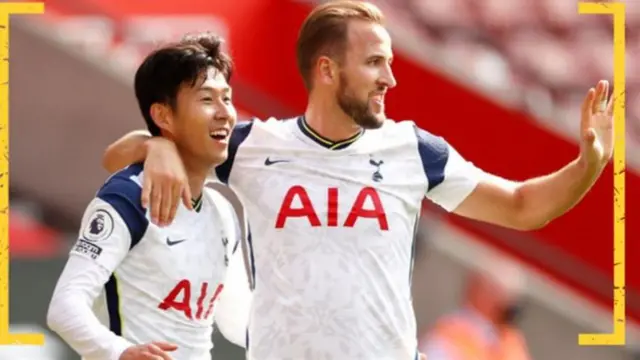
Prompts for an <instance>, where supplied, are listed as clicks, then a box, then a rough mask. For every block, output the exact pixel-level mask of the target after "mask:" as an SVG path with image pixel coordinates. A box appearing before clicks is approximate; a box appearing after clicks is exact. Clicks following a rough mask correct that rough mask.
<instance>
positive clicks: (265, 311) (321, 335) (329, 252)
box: [212, 117, 481, 360]
mask: <svg viewBox="0 0 640 360" xmlns="http://www.w3.org/2000/svg"><path fill="white" fill-rule="evenodd" d="M480 174H481V171H480V170H478V169H477V168H475V167H474V166H473V165H472V164H471V163H469V162H467V161H465V160H464V159H463V158H462V157H461V156H460V155H459V154H458V153H457V152H456V151H455V150H454V149H453V148H452V147H451V146H450V145H449V144H448V143H447V142H446V141H445V140H444V139H442V138H441V137H437V136H434V135H432V134H430V133H428V132H426V131H423V130H421V129H419V128H417V127H416V126H415V124H414V123H413V122H410V121H403V122H394V121H391V120H388V121H386V122H385V123H384V125H383V126H382V127H381V128H379V129H375V130H366V131H363V132H362V133H360V134H358V135H356V136H354V137H353V138H351V139H346V140H344V141H341V142H332V141H330V140H328V139H325V138H322V137H321V136H319V135H318V134H316V133H314V132H313V130H311V129H310V128H309V127H308V125H307V124H306V122H305V121H304V119H303V118H302V117H300V118H296V119H291V120H285V121H279V120H275V119H270V120H268V121H264V122H263V121H258V120H255V121H253V122H247V123H241V124H238V125H237V127H236V128H235V129H234V131H233V133H232V136H231V143H230V149H229V159H228V160H227V162H225V163H224V164H222V165H221V166H219V167H217V168H216V169H215V174H212V176H214V177H216V178H217V179H218V180H219V181H222V182H224V183H227V184H229V186H230V187H231V188H232V189H234V191H235V192H236V193H237V194H238V195H239V196H240V197H241V199H242V202H243V205H244V207H245V211H246V212H247V218H248V219H249V223H250V224H249V225H250V230H251V235H250V237H249V244H250V247H251V252H250V253H249V254H248V256H249V257H250V259H251V260H252V261H251V271H252V273H253V286H254V292H253V306H252V310H251V315H250V321H249V328H248V339H247V341H248V356H249V359H250V360H284V359H305V360H314V359H336V360H340V359H350V360H355V359H377V360H403V359H404V360H410V359H414V357H415V356H416V348H417V339H416V337H417V334H416V323H415V316H414V312H413V306H412V299H411V272H412V267H413V249H414V239H415V233H416V227H417V222H418V218H419V216H420V211H421V204H422V201H423V199H424V198H425V197H426V198H428V199H430V200H431V201H433V202H435V203H436V204H438V205H440V206H441V207H443V208H444V209H446V210H448V211H452V210H454V209H455V208H456V207H457V206H458V205H459V204H460V203H461V202H462V201H463V200H464V199H465V197H467V196H468V195H469V194H470V193H471V192H472V190H473V189H474V188H475V187H476V185H477V183H478V181H479V180H478V179H479V176H480Z"/></svg>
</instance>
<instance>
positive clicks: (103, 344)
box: [47, 257, 133, 360]
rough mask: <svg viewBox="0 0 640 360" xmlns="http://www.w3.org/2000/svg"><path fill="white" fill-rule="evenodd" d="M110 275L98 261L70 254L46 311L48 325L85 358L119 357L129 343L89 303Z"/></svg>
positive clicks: (92, 359)
mask: <svg viewBox="0 0 640 360" xmlns="http://www.w3.org/2000/svg"><path fill="white" fill-rule="evenodd" d="M108 276H109V274H108V273H106V270H105V269H102V268H99V267H98V266H97V264H95V263H92V262H90V261H87V260H86V259H83V258H80V257H71V258H70V261H69V262H68V263H67V265H66V266H65V269H64V270H63V273H62V275H61V277H60V280H59V281H58V284H57V286H56V290H55V291H54V295H53V298H52V300H51V303H50V305H49V311H48V313H47V325H48V326H49V328H50V329H51V330H53V331H54V332H56V333H57V334H58V335H59V336H60V337H61V338H62V339H63V340H64V341H65V342H66V343H67V344H69V346H70V347H71V348H72V349H73V350H74V351H76V352H77V353H78V354H79V355H81V356H82V357H83V358H85V359H91V360H118V359H119V357H120V355H121V354H122V352H123V351H124V350H126V349H127V348H128V347H129V346H132V345H133V344H131V343H130V342H128V341H127V340H125V339H124V338H122V337H120V336H117V335H116V334H114V333H113V332H111V331H110V330H109V329H108V328H107V327H105V326H104V325H103V324H102V323H100V321H99V320H98V318H97V317H96V316H95V314H94V313H93V311H92V309H91V306H92V303H93V301H94V299H95V298H96V297H97V295H98V293H99V291H100V288H101V286H100V285H99V284H98V281H99V280H100V278H103V279H104V278H106V277H108Z"/></svg>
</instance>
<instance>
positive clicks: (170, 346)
mask: <svg viewBox="0 0 640 360" xmlns="http://www.w3.org/2000/svg"><path fill="white" fill-rule="evenodd" d="M152 344H153V345H155V346H157V347H159V348H160V349H162V350H164V351H176V350H178V345H176V344H171V343H168V342H163V341H154V342H153V343H152Z"/></svg>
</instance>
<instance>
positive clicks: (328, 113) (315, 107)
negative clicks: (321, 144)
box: [304, 93, 362, 141]
mask: <svg viewBox="0 0 640 360" xmlns="http://www.w3.org/2000/svg"><path fill="white" fill-rule="evenodd" d="M304 117H305V120H306V122H307V124H308V125H309V126H310V127H311V128H312V129H313V130H314V131H315V132H316V133H318V135H321V136H322V137H324V138H327V139H329V140H331V141H340V140H344V139H348V138H350V137H352V136H354V135H356V134H357V133H359V132H360V131H362V128H361V127H360V126H359V125H357V124H356V123H355V122H354V121H353V118H351V117H350V116H349V115H347V114H346V113H345V112H344V111H342V109H341V108H340V106H339V105H338V104H337V102H336V101H335V100H334V99H327V98H326V97H325V98H322V97H321V96H320V95H318V94H314V93H312V94H311V95H310V96H309V105H308V106H307V110H306V111H305V113H304Z"/></svg>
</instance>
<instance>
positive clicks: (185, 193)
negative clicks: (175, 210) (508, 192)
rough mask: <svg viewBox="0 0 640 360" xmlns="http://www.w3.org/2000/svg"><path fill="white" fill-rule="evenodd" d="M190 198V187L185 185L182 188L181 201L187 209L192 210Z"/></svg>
mask: <svg viewBox="0 0 640 360" xmlns="http://www.w3.org/2000/svg"><path fill="white" fill-rule="evenodd" d="M191 199H193V197H192V196H191V189H190V188H189V186H185V187H184V188H183V189H182V202H183V203H184V206H186V207H187V209H189V210H193V204H192V203H191Z"/></svg>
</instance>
